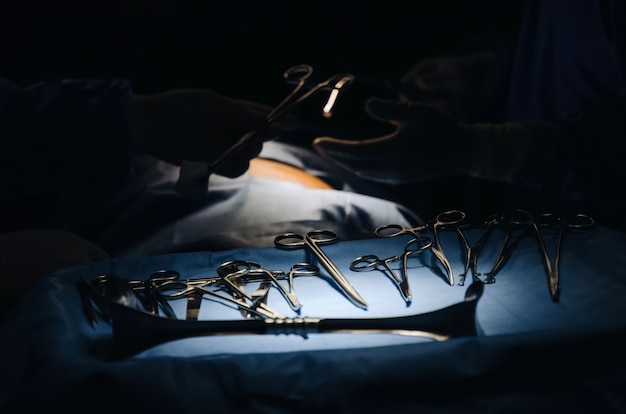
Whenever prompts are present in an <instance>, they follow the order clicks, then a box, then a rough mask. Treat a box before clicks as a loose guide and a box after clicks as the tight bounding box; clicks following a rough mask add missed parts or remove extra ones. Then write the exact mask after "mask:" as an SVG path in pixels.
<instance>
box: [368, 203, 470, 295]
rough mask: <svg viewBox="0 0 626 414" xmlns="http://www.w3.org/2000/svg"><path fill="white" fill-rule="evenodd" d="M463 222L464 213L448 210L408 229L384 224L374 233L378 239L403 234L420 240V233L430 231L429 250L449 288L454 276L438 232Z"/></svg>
mask: <svg viewBox="0 0 626 414" xmlns="http://www.w3.org/2000/svg"><path fill="white" fill-rule="evenodd" d="M464 220H465V213H464V212H462V211H460V210H450V211H444V212H443V213H439V214H438V215H437V217H436V218H435V219H433V220H431V221H429V222H428V223H426V224H424V225H421V226H417V227H413V228H410V229H407V228H404V227H402V226H400V225H398V224H386V225H384V226H380V227H378V228H376V230H375V231H374V233H375V234H376V235H377V236H378V237H396V236H400V235H403V234H408V235H411V236H413V237H417V238H421V237H423V236H422V234H421V233H422V232H424V231H431V232H432V233H433V235H434V239H435V240H434V242H433V243H432V244H431V245H430V247H429V249H430V251H431V252H432V253H433V255H434V256H435V258H436V259H437V260H438V261H439V263H441V265H442V266H443V268H444V269H445V272H446V277H447V279H448V283H450V286H453V285H454V274H453V272H452V266H451V265H450V262H449V261H448V258H447V257H446V255H445V254H444V252H443V247H442V246H441V242H440V239H439V230H445V229H449V228H453V227H454V226H457V225H460V223H461V222H463V221H464Z"/></svg>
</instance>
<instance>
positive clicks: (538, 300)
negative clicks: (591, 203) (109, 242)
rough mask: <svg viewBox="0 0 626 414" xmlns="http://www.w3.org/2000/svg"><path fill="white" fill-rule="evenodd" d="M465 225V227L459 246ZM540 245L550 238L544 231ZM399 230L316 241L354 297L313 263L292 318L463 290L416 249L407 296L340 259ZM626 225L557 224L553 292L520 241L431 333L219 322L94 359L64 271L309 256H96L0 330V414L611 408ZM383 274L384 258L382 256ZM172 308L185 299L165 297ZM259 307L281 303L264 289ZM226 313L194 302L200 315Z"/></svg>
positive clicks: (127, 273) (440, 303)
mask: <svg viewBox="0 0 626 414" xmlns="http://www.w3.org/2000/svg"><path fill="white" fill-rule="evenodd" d="M480 233H481V231H480V230H470V231H467V232H466V235H467V237H468V239H469V241H470V243H473V242H474V241H475V240H476V239H477V238H478V237H479V236H480ZM503 237H504V232H500V231H499V230H497V231H496V232H494V233H493V234H492V236H491V237H490V239H489V242H488V243H487V244H486V245H485V247H484V249H483V251H482V252H481V254H480V256H479V262H478V267H479V271H480V272H486V271H488V270H489V269H490V267H491V265H492V264H493V260H494V257H495V255H496V253H497V252H498V250H499V248H500V246H501V244H502V240H503ZM544 237H545V241H546V247H547V249H548V252H549V253H550V256H551V258H554V257H555V244H556V236H555V235H551V234H545V235H544ZM407 240H408V237H396V238H372V239H369V240H357V241H339V242H338V243H335V244H332V245H326V246H322V250H323V251H324V252H325V253H326V254H327V255H328V256H329V257H330V258H331V259H332V260H333V261H334V263H335V264H336V265H337V266H338V267H339V268H340V269H341V271H342V272H343V273H344V274H345V275H346V277H347V278H348V279H349V280H350V282H351V283H352V285H353V286H354V287H355V288H356V289H357V291H358V292H359V293H360V294H361V296H362V297H363V298H364V299H365V300H366V301H367V302H368V309H367V310H363V309H360V308H358V307H356V306H354V305H353V304H352V303H351V302H350V301H349V300H348V299H346V297H345V296H343V294H342V293H341V292H340V291H339V290H337V289H336V288H335V287H334V285H333V283H332V280H331V279H330V278H329V277H328V274H327V273H326V271H325V270H324V269H323V268H322V271H321V272H322V273H321V275H320V276H319V277H316V276H301V277H298V278H296V280H295V289H296V293H297V295H298V298H299V300H300V302H301V303H302V305H303V306H302V309H301V312H300V316H310V317H322V318H353V317H355V318H370V317H384V316H402V315H412V314H419V313H423V312H429V311H433V310H437V309H440V308H443V307H446V306H448V305H452V304H454V303H457V302H461V301H463V298H464V295H465V292H466V290H467V287H468V286H469V284H470V282H471V276H469V277H468V281H467V282H466V283H465V285H464V286H460V285H458V283H455V285H454V286H450V285H449V284H448V283H447V281H446V280H445V278H444V277H442V274H441V273H438V271H437V270H436V268H435V267H433V266H436V265H435V264H433V263H434V262H433V261H432V255H431V253H430V252H424V253H422V254H420V255H417V256H414V257H412V258H411V259H410V260H409V282H410V287H411V289H412V293H413V300H412V302H411V303H410V305H407V304H406V303H405V302H404V300H403V299H402V297H401V295H400V292H399V289H398V288H397V286H395V285H394V283H393V282H392V279H391V278H390V277H388V276H387V275H386V274H385V273H384V272H382V271H379V270H373V271H366V272H354V271H352V270H350V263H351V261H352V260H353V259H354V258H356V257H358V256H362V255H365V254H376V255H377V256H379V257H380V258H386V257H389V256H392V255H397V254H400V253H402V249H403V247H404V243H405V242H406V241H407ZM442 244H443V248H444V252H445V254H446V255H447V256H448V258H449V259H450V262H451V263H452V266H453V270H454V275H455V278H457V280H456V281H455V282H457V281H458V275H459V274H460V273H461V272H462V271H463V267H464V257H465V256H464V254H465V252H464V249H463V248H462V245H461V244H460V243H459V240H458V238H457V235H456V234H455V232H452V231H451V232H444V233H442ZM625 253H626V236H625V234H624V233H621V232H618V231H614V230H611V229H608V228H604V227H596V228H594V229H592V230H591V231H589V232H586V233H584V234H575V233H568V234H567V235H566V237H565V240H564V243H563V250H562V254H561V266H560V274H561V296H560V301H559V302H558V303H555V302H553V301H552V300H551V299H550V295H549V290H548V284H547V279H546V275H545V270H544V265H543V263H542V261H541V256H540V252H539V249H538V245H537V243H536V242H535V241H534V240H533V239H532V238H526V239H524V240H523V241H522V243H521V244H520V245H519V246H518V248H517V249H516V250H515V252H514V254H513V255H512V257H511V259H510V261H509V262H507V264H506V265H505V267H504V268H503V269H502V271H501V272H500V273H499V274H498V275H497V277H496V282H495V283H492V284H486V285H485V289H484V294H483V296H482V298H481V299H480V301H479V303H478V307H477V315H476V316H477V322H478V324H479V326H480V328H481V333H480V335H479V336H476V337H466V338H457V339H451V340H448V341H444V342H435V341H432V340H429V339H424V338H419V337H410V336H400V335H395V334H336V333H324V334H311V335H308V336H307V337H306V338H305V337H302V336H298V335H226V336H219V337H215V336H212V337H207V336H205V337H198V338H187V339H181V340H176V341H173V342H169V343H166V344H163V345H159V346H156V347H153V348H150V349H147V350H146V351H144V352H141V353H139V354H137V355H135V356H132V357H130V358H126V359H122V360H116V361H111V360H106V359H103V358H101V357H100V356H99V355H98V353H97V352H95V351H94V344H95V343H98V340H101V339H103V338H105V339H106V338H109V337H110V335H111V327H110V325H108V324H107V323H106V322H105V321H104V320H102V319H100V320H99V321H98V323H97V324H96V325H95V327H93V326H92V325H90V324H89V322H88V321H87V319H86V317H85V314H84V313H83V309H82V305H81V299H80V296H79V294H78V291H77V289H76V282H77V280H78V278H79V277H82V278H84V279H85V280H86V281H90V280H91V279H92V278H94V277H95V276H98V275H101V274H109V275H116V276H119V277H124V278H128V279H146V278H147V277H149V275H150V274H151V273H152V272H154V271H157V270H161V269H169V270H176V271H178V272H180V274H181V278H183V279H186V278H196V277H204V276H215V274H216V268H217V266H219V265H220V264H221V263H223V262H225V261H227V260H251V261H255V262H257V263H259V264H261V265H262V266H264V267H266V268H269V269H281V270H285V271H286V270H288V269H289V268H290V266H291V265H292V264H294V263H297V262H303V261H310V260H311V259H310V255H308V254H307V252H306V251H304V250H281V249H278V248H263V249H239V250H230V251H223V252H214V253H210V252H197V253H184V254H172V255H163V256H149V257H144V258H141V259H126V260H120V259H118V260H108V261H103V262H99V263H95V264H91V265H87V266H80V267H73V268H67V269H62V270H59V271H57V272H54V273H52V274H50V275H48V276H47V277H45V278H44V279H43V280H42V281H41V282H40V283H39V284H38V285H37V286H36V288H35V289H34V290H33V291H32V292H30V294H29V295H28V297H27V298H26V299H25V300H24V301H23V302H22V303H21V304H20V306H19V307H18V308H17V309H16V310H15V312H14V313H13V314H12V315H11V317H10V318H9V319H8V320H7V322H6V323H5V325H4V326H3V327H2V331H1V332H2V340H1V343H0V368H1V370H0V372H1V374H0V376H1V381H0V396H1V399H0V401H1V403H2V405H0V412H3V413H6V412H37V411H41V412H48V411H50V410H52V409H65V410H68V409H69V410H74V409H80V410H82V411H81V412H111V411H119V410H121V411H123V412H131V411H134V412H151V413H155V412H167V413H170V412H172V413H173V412H176V413H187V412H189V413H199V412H202V413H209V412H228V413H231V412H246V413H250V412H271V413H283V412H285V413H287V412H320V411H323V410H325V411H327V412H345V413H352V412H429V413H433V412H435V413H437V412H446V413H447V412H464V413H467V412H485V411H490V412H503V411H506V412H529V411H532V412H554V411H558V412H589V411H593V412H607V411H608V412H620V410H621V412H623V410H624V408H625V407H626V397H624V395H625V394H624V392H623V389H624V388H623V386H624V385H626V370H625V369H624V367H625V364H624V362H625V359H626V358H625V356H624V354H625V352H624V350H625V349H626V348H625V347H624V346H625V345H626V338H625V335H624V332H625V329H624V328H625V327H626V317H625V316H624V315H625V314H626V278H625V275H624V274H623V269H624V268H626V254H625ZM393 267H394V269H396V270H397V271H399V263H398V262H395V263H394V264H393ZM171 303H172V305H173V307H174V309H175V310H176V311H177V313H178V317H179V318H181V319H184V317H185V316H184V308H185V301H183V300H180V301H172V302H171ZM268 304H269V305H270V306H272V307H274V308H275V309H276V310H279V311H280V312H282V313H284V314H285V315H286V316H297V314H296V313H294V312H293V311H292V310H291V309H290V308H289V307H288V306H287V304H286V302H285V301H284V300H283V299H282V297H281V295H280V294H279V292H278V290H276V289H272V290H271V291H270V295H269V299H268ZM238 318H239V319H241V318H242V316H241V314H240V313H239V312H238V311H236V310H234V309H232V308H229V307H227V306H224V305H220V304H218V303H215V302H212V301H208V300H204V301H203V303H202V308H201V312H200V319H216V320H218V319H238Z"/></svg>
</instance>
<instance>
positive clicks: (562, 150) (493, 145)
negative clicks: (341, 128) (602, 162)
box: [313, 98, 570, 189]
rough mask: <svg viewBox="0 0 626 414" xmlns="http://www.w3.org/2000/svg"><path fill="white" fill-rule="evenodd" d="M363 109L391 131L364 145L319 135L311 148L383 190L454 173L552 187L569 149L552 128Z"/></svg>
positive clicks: (407, 107)
mask: <svg viewBox="0 0 626 414" xmlns="http://www.w3.org/2000/svg"><path fill="white" fill-rule="evenodd" d="M365 110H366V112H367V113H368V114H369V115H371V116H372V117H374V118H375V119H378V120H380V121H385V122H389V123H390V124H392V125H394V126H395V127H396V129H395V131H394V132H392V133H390V134H387V135H384V136H381V137H376V138H371V139H366V140H362V141H357V140H344V139H337V138H331V137H318V138H316V139H315V140H314V141H313V148H314V149H315V150H316V151H317V152H318V153H319V154H320V155H322V156H323V157H325V158H327V159H329V160H331V161H334V162H335V163H337V164H338V165H339V166H341V167H343V168H345V169H347V170H349V171H351V172H353V173H354V174H356V175H357V176H359V177H361V178H363V179H366V180H370V181H374V182H378V183H382V184H389V185H401V184H409V183H418V182H425V181H429V180H434V179H437V178H444V177H452V176H470V177H474V178H480V179H486V180H494V181H502V182H507V183H515V184H520V185H524V186H526V187H532V188H535V189H539V188H558V187H559V186H560V185H562V182H563V180H564V176H565V175H566V172H567V169H568V168H569V164H570V159H569V153H568V151H567V149H566V148H567V145H565V143H564V142H563V137H562V136H561V135H560V134H559V133H558V132H559V131H558V128H557V127H556V126H555V125H554V124H552V123H526V124H514V123H502V124H496V123H484V124H467V123H461V122H457V121H456V120H455V119H453V118H452V117H450V116H448V115H446V114H445V113H443V112H442V111H439V110H438V109H435V108H433V107H431V106H429V105H426V104H422V103H415V102H399V101H390V100H383V99H377V98H371V99H369V100H368V101H367V102H366V103H365Z"/></svg>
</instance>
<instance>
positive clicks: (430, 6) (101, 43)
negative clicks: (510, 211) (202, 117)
mask: <svg viewBox="0 0 626 414" xmlns="http://www.w3.org/2000/svg"><path fill="white" fill-rule="evenodd" d="M522 3H523V2H522V1H520V0H515V1H514V0H507V1H501V0H436V1H434V0H433V1H389V0H382V1H371V0H362V1H356V0H346V1H330V0H319V1H308V2H302V1H253V0H213V1H211V0H203V1H191V0H136V1H133V0H128V1H124V2H122V1H108V2H105V1H93V0H83V1H50V2H36V1H33V0H22V1H17V0H13V1H8V2H7V1H5V2H4V3H3V5H2V7H1V8H0V76H2V77H5V78H8V79H10V80H12V81H14V82H16V83H17V84H19V85H21V86H27V85H29V84H32V83H34V82H37V81H41V80H48V79H58V78H112V77H121V78H129V79H131V80H132V81H133V88H134V91H135V92H136V93H153V92H158V91H162V90H166V89H170V88H181V87H194V88H196V87H199V88H209V89H213V90H215V91H217V92H220V93H222V94H225V95H228V96H232V97H236V98H241V99H247V100H253V101H258V102H262V103H266V104H268V105H275V104H277V103H278V102H279V101H280V100H281V99H282V98H283V97H284V96H285V95H286V94H287V93H288V92H289V90H290V88H291V86H289V85H287V84H286V83H285V82H284V80H283V78H282V74H283V72H284V71H285V69H287V68H288V67H290V66H292V65H294V64H299V63H308V64H310V65H312V66H313V67H314V70H315V73H314V76H315V77H316V78H319V79H322V78H323V77H326V76H328V75H331V74H335V73H339V72H350V73H354V74H357V75H366V76H368V77H371V78H374V79H391V80H397V79H399V78H400V77H401V76H402V75H403V74H404V73H405V72H406V71H408V70H409V69H410V68H411V67H413V66H414V65H415V64H416V63H417V62H418V61H419V60H420V59H422V58H424V57H430V56H436V55H443V54H452V53H459V52H461V51H463V50H467V49H468V48H472V47H473V46H472V45H475V44H476V43H477V42H478V43H480V42H481V41H483V40H484V39H485V38H491V37H497V38H498V39H500V40H501V41H503V42H505V43H508V44H510V45H511V46H512V45H513V44H514V40H515V36H516V34H517V30H518V24H519V19H520V16H521V10H522ZM387 93H388V91H385V90H383V89H382V88H378V87H373V86H371V85H354V86H353V87H352V88H350V89H349V90H348V92H346V93H345V94H344V95H342V98H341V100H340V101H339V103H338V106H337V109H336V112H335V116H334V117H333V118H332V119H331V120H324V119H322V117H321V116H320V113H319V107H318V106H314V105H308V106H306V105H305V106H303V107H301V108H300V109H299V113H298V115H299V116H301V117H302V119H304V120H305V121H308V120H312V122H319V123H320V125H322V126H324V127H329V128H331V129H333V128H334V129H335V130H336V131H337V133H338V134H341V133H342V132H346V133H348V134H354V135H356V136H357V137H361V138H366V137H367V136H377V135H378V134H380V133H382V132H385V131H387V130H389V128H390V126H389V125H387V124H382V123H380V122H375V121H373V120H372V119H371V118H369V117H368V116H367V115H365V113H364V112H363V102H364V100H365V99H367V98H368V97H370V96H373V95H378V96H385V94H387ZM443 184H445V185H442V183H440V182H435V183H431V184H430V185H429V186H426V188H423V189H421V190H423V192H424V194H423V195H424V196H425V197H422V196H420V197H419V199H426V198H428V199H433V200H436V202H435V205H433V206H431V207H432V209H433V211H436V210H440V209H444V208H448V207H460V208H466V209H473V208H479V207H480V206H478V205H477V204H476V203H477V202H472V201H470V202H468V204H467V205H464V204H463V203H461V204H459V199H461V200H472V199H473V200H480V201H479V203H481V205H483V206H484V205H485V204H487V205H489V208H491V207H492V206H493V200H495V199H497V197H499V191H501V190H500V188H499V187H498V186H493V185H487V186H486V187H484V186H479V187H476V186H475V185H473V183H466V182H461V183H459V182H455V183H451V184H450V183H443ZM448 184H450V185H448ZM450 189H452V190H454V191H450ZM397 190H398V191H399V192H400V191H403V190H404V189H402V188H398V189H397ZM412 190H413V189H412ZM487 194H488V195H489V196H488V197H485V195H487ZM405 204H409V206H410V207H414V208H416V209H422V211H423V209H424V208H426V207H425V206H424V205H422V204H420V205H415V206H411V205H410V204H411V203H410V202H409V203H405ZM494 208H495V207H494ZM425 214H429V213H428V212H427V213H425ZM478 214H482V212H478Z"/></svg>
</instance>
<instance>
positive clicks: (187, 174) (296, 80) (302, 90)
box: [177, 64, 354, 192]
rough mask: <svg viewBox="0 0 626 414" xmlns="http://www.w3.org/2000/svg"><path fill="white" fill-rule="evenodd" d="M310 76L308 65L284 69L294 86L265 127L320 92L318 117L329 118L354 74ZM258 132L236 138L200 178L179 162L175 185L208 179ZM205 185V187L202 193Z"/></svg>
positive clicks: (192, 165) (192, 167)
mask: <svg viewBox="0 0 626 414" xmlns="http://www.w3.org/2000/svg"><path fill="white" fill-rule="evenodd" d="M312 73H313V67H311V66H310V65H305V64H302V65H296V66H292V67H290V68H289V69H287V70H286V71H285V72H284V74H283V77H284V78H285V80H286V81H287V83H289V84H295V85H296V86H295V88H294V89H293V91H291V93H289V95H287V97H285V98H284V99H283V100H282V101H281V102H280V103H279V104H278V105H277V106H276V107H275V108H274V109H273V110H272V111H270V112H269V113H268V114H267V115H266V119H267V125H270V124H272V123H273V122H275V121H277V120H278V119H280V118H281V117H283V116H284V115H286V114H288V113H290V112H292V111H293V110H294V109H296V108H297V107H298V106H300V105H301V104H302V103H304V102H306V101H307V100H308V99H309V98H310V97H311V96H313V95H315V94H316V93H318V92H320V91H329V97H328V101H327V102H326V104H325V105H324V107H323V108H322V114H323V116H324V117H326V118H330V117H331V116H332V111H333V108H334V105H335V102H336V100H337V97H338V96H339V92H341V90H342V89H343V88H345V87H347V86H348V85H350V84H352V83H353V82H354V75H352V74H349V73H342V74H337V75H333V76H331V77H329V78H328V79H326V80H325V81H322V82H320V83H312V82H311V81H310V80H309V78H310V77H311V75H312ZM259 132H261V130H257V131H250V132H249V133H247V134H245V135H244V136H243V137H241V138H240V139H239V141H237V142H236V143H235V144H233V145H232V146H231V147H230V148H228V149H227V150H226V151H224V152H223V153H222V154H221V155H220V156H219V157H218V158H217V159H215V160H214V161H213V162H212V163H210V164H203V168H204V167H206V170H205V171H203V172H202V173H201V175H200V176H198V174H199V173H200V172H199V171H196V167H197V165H198V164H197V163H182V164H181V171H180V175H181V178H180V179H179V183H178V184H177V185H178V186H179V190H180V188H183V187H187V184H186V183H187V182H190V181H195V180H200V179H202V181H205V180H208V177H209V176H210V175H211V174H212V173H213V172H214V171H215V170H216V169H217V168H218V167H219V166H220V165H221V164H222V163H223V162H224V161H225V160H226V159H227V158H228V157H230V156H231V155H232V154H234V153H235V152H237V151H239V150H240V149H241V148H242V147H244V146H245V145H247V144H248V143H249V142H250V141H252V140H254V139H255V138H256V137H257V136H258V134H259ZM206 188H208V186H205V190H206ZM180 191H182V192H186V190H184V189H183V190H180Z"/></svg>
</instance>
